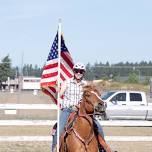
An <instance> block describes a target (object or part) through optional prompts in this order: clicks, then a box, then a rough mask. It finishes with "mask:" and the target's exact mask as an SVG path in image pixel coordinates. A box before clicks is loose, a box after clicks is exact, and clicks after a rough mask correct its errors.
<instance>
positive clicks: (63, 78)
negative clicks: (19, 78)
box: [60, 73, 66, 81]
mask: <svg viewBox="0 0 152 152" xmlns="http://www.w3.org/2000/svg"><path fill="white" fill-rule="evenodd" d="M60 78H61V79H62V80H63V81H64V80H66V79H65V77H64V76H63V75H62V73H60Z"/></svg>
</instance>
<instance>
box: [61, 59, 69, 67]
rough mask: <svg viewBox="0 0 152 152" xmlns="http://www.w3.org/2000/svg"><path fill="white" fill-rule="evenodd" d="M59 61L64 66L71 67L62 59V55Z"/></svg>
mask: <svg viewBox="0 0 152 152" xmlns="http://www.w3.org/2000/svg"><path fill="white" fill-rule="evenodd" d="M61 63H62V64H63V65H64V66H65V67H67V68H68V69H71V67H70V66H69V65H68V63H67V62H66V61H65V60H64V58H63V57H61Z"/></svg>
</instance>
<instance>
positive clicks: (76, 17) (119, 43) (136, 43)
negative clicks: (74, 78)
mask: <svg viewBox="0 0 152 152" xmlns="http://www.w3.org/2000/svg"><path fill="white" fill-rule="evenodd" d="M59 18H61V19H62V31H63V33H64V39H65V43H66V46H67V48H68V49H69V51H70V53H71V54H72V57H73V59H74V61H75V62H77V61H81V62H84V63H85V64H86V63H88V62H90V63H91V64H94V63H95V62H103V63H105V62H106V61H109V62H110V63H111V64H112V63H118V62H121V61H122V62H125V61H129V62H140V61H142V60H144V61H150V60H152V1H151V0H90V1H89V0H75V1H71V0H55V1H54V0H0V59H2V58H3V57H4V56H6V55H7V54H9V55H10V58H11V59H12V63H13V65H14V66H16V65H18V66H20V65H21V60H22V59H21V57H22V54H24V55H23V59H24V64H27V63H28V64H30V63H31V64H34V65H35V64H38V65H40V66H42V65H43V64H44V63H45V61H46V59H47V56H48V53H49V50H50V48H51V45H52V43H53V40H54V37H55V35H56V32H57V28H58V19H59Z"/></svg>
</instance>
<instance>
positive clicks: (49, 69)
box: [40, 32, 73, 104]
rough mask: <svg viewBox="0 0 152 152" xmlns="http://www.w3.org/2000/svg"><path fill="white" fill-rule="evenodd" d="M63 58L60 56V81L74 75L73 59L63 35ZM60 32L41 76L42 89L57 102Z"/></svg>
mask: <svg viewBox="0 0 152 152" xmlns="http://www.w3.org/2000/svg"><path fill="white" fill-rule="evenodd" d="M60 53H61V58H60V62H59V63H60V82H63V81H65V80H67V79H69V78H71V77H72V76H73V72H72V68H73V60H72V58H71V55H70V53H69V51H68V49H67V47H66V46H65V43H64V39H63V36H62V35H61V52H60ZM58 59H59V56H58V32H57V34H56V36H55V39H54V42H53V44H52V47H51V50H50V52H49V55H48V58H47V61H46V64H45V65H44V67H43V72H42V76H41V83H40V84H41V88H42V91H43V92H44V93H45V94H47V95H49V96H50V97H51V98H52V101H53V102H54V103H56V104H57V92H56V87H57V81H58V80H57V77H58Z"/></svg>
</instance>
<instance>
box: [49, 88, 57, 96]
mask: <svg viewBox="0 0 152 152" xmlns="http://www.w3.org/2000/svg"><path fill="white" fill-rule="evenodd" d="M47 90H48V91H49V92H50V93H51V94H52V95H53V97H54V98H56V96H57V94H56V93H54V92H53V91H52V90H51V89H50V88H49V87H47Z"/></svg>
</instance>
